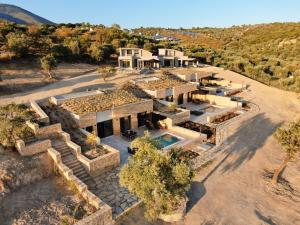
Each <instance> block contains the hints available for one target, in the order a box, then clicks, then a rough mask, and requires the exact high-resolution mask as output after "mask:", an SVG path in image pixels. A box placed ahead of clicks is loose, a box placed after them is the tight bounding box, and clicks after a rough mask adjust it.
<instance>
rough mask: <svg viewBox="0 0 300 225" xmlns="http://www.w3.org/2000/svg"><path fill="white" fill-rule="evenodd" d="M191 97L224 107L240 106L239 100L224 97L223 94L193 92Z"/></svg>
mask: <svg viewBox="0 0 300 225" xmlns="http://www.w3.org/2000/svg"><path fill="white" fill-rule="evenodd" d="M193 99H199V100H201V101H208V102H209V103H210V104H214V105H219V106H224V107H231V108H234V107H235V108H239V107H242V103H241V102H237V101H232V100H231V98H230V97H224V96H217V95H203V94H193Z"/></svg>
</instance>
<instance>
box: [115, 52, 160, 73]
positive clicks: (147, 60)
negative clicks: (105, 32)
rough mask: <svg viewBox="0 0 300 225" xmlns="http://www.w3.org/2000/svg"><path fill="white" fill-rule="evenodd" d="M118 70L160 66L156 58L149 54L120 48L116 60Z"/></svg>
mask: <svg viewBox="0 0 300 225" xmlns="http://www.w3.org/2000/svg"><path fill="white" fill-rule="evenodd" d="M118 65H119V68H122V69H126V68H128V69H139V70H141V69H144V68H156V69H158V68H159V66H160V63H159V59H158V57H157V56H153V55H152V53H151V52H149V51H147V50H144V49H139V48H120V55H119V58H118Z"/></svg>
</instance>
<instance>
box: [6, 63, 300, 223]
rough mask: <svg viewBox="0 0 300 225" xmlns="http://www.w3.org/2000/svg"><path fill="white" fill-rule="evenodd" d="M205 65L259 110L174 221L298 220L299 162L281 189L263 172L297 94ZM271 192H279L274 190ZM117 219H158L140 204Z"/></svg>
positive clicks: (41, 94) (81, 83) (293, 113)
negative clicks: (242, 86) (238, 85)
mask: <svg viewBox="0 0 300 225" xmlns="http://www.w3.org/2000/svg"><path fill="white" fill-rule="evenodd" d="M205 70H209V71H211V70H214V71H215V72H216V73H218V76H223V77H225V78H226V79H229V80H233V81H238V82H244V83H247V84H249V85H250V87H249V91H248V92H244V93H242V94H241V97H243V98H245V99H248V100H250V101H252V102H254V103H256V104H257V105H258V106H259V107H260V111H259V112H258V113H257V114H256V115H254V117H252V118H250V119H249V120H247V121H245V122H242V123H239V124H237V125H235V127H233V128H232V129H231V134H232V135H231V136H230V138H229V139H228V141H227V145H226V147H225V150H224V152H223V153H222V154H221V155H219V157H218V158H217V159H215V160H214V163H213V164H212V165H211V166H209V167H208V168H205V169H203V171H202V172H201V173H200V174H198V175H197V177H196V178H195V181H194V183H193V185H192V188H191V190H190V192H189V198H190V201H189V203H188V212H187V215H186V218H185V220H184V221H183V222H181V223H178V224H188V225H198V224H199V225H200V224H206V225H208V224H224V225H225V224H226V225H227V224H230V225H231V224H232V225H244V224H245V225H252V224H255V225H256V224H257V225H258V224H271V225H274V224H280V225H281V224H283V225H289V224H290V225H295V224H300V194H299V193H300V173H299V171H300V162H299V161H298V162H294V163H290V164H289V165H288V167H287V168H286V169H285V171H284V173H283V177H284V178H285V179H286V180H287V181H288V182H289V185H290V186H287V185H285V186H283V187H285V188H286V189H285V190H283V189H282V188H280V189H279V190H276V189H274V188H273V187H272V186H271V185H270V184H269V179H267V178H265V174H266V172H265V171H272V170H273V169H274V168H275V167H276V166H277V165H278V164H279V163H280V161H281V159H282V158H283V156H284V155H283V152H282V150H281V148H280V146H279V145H278V144H277V143H276V141H275V139H274V138H273V137H272V133H273V132H274V131H275V129H276V128H277V127H278V126H280V125H281V124H283V123H285V122H288V121H291V120H293V119H295V118H296V117H298V116H300V100H299V96H297V95H296V94H294V93H289V92H286V91H282V90H278V89H275V88H271V87H268V86H265V85H263V84H260V83H258V82H256V81H253V80H251V79H248V78H246V77H244V76H241V75H239V74H237V73H233V72H230V71H224V70H222V69H219V68H212V67H207V68H205ZM127 79H128V78H126V77H119V78H117V79H114V80H110V81H108V82H107V83H103V81H102V80H101V79H99V76H98V75H96V74H88V75H84V76H79V77H75V78H71V79H67V80H62V81H59V82H57V83H55V84H51V85H47V86H45V87H43V88H40V89H37V90H35V91H34V92H26V93H21V94H15V95H10V96H3V97H0V104H6V103H8V102H11V101H16V102H25V101H28V100H31V99H42V98H46V97H49V96H52V95H58V94H62V93H69V92H72V91H78V90H85V89H86V88H87V87H110V86H115V85H120V83H123V82H125V81H126V80H127ZM279 187H281V185H279ZM275 191H277V192H280V193H281V194H280V195H276V194H275ZM283 194H284V195H283ZM118 224H124V225H125V224H126V225H131V224H132V225H133V224H139V225H149V224H161V223H160V222H154V223H150V222H148V221H146V220H145V219H144V217H143V209H141V208H138V209H136V210H134V211H132V212H131V213H130V214H129V215H127V216H125V217H124V218H123V219H122V220H120V221H118Z"/></svg>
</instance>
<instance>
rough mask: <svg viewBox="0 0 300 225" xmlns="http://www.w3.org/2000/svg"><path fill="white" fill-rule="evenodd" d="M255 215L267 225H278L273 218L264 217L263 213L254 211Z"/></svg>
mask: <svg viewBox="0 0 300 225" xmlns="http://www.w3.org/2000/svg"><path fill="white" fill-rule="evenodd" d="M254 213H255V215H256V216H257V218H258V219H260V220H261V221H263V222H264V223H265V224H269V225H277V223H275V222H274V221H273V220H272V218H271V217H268V216H265V215H263V214H262V213H261V212H259V211H258V210H257V209H255V210H254Z"/></svg>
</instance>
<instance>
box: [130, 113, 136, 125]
mask: <svg viewBox="0 0 300 225" xmlns="http://www.w3.org/2000/svg"><path fill="white" fill-rule="evenodd" d="M130 117H131V129H137V128H138V117H137V114H136V113H134V114H131V116H130Z"/></svg>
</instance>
